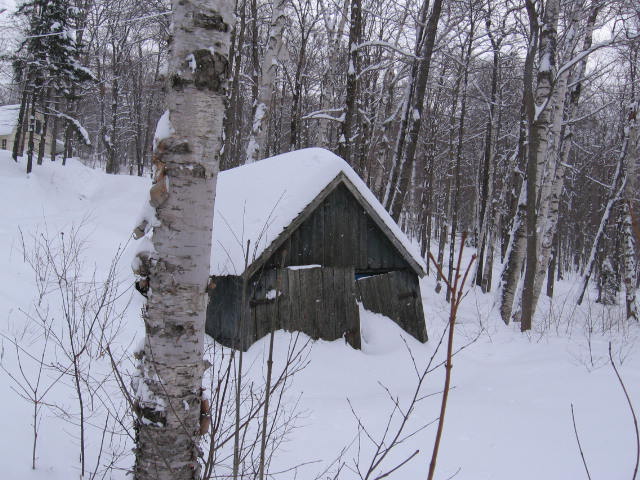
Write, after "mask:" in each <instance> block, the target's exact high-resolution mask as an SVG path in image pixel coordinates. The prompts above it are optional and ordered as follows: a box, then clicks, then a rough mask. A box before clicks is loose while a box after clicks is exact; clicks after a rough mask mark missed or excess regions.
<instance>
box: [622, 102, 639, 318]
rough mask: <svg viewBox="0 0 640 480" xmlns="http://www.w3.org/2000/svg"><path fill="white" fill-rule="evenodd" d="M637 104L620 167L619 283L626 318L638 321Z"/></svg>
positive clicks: (635, 103) (633, 105) (634, 108)
mask: <svg viewBox="0 0 640 480" xmlns="http://www.w3.org/2000/svg"><path fill="white" fill-rule="evenodd" d="M638 113H639V109H638V103H637V101H636V102H632V103H631V108H630V109H629V113H628V117H627V118H628V119H629V126H628V132H629V134H628V136H629V148H628V150H627V154H626V155H625V161H624V169H625V176H626V179H627V181H626V183H625V185H624V189H623V191H622V201H623V206H622V237H623V238H622V245H623V247H622V252H623V273H624V274H623V277H622V282H623V284H624V289H625V305H626V315H627V319H631V318H633V319H635V320H638V319H640V317H639V316H638V305H637V303H636V289H637V288H636V287H637V279H636V276H637V268H638V266H637V263H636V238H635V235H634V232H633V218H632V216H633V208H634V202H635V201H636V196H637V193H638V191H637V181H636V179H637V177H638V169H639V167H640V165H639V164H640V160H639V158H638V154H640V148H638V140H639V133H638V120H639V119H638Z"/></svg>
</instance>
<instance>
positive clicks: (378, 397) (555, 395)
mask: <svg viewBox="0 0 640 480" xmlns="http://www.w3.org/2000/svg"><path fill="white" fill-rule="evenodd" d="M148 187H149V180H148V179H141V178H135V177H127V176H109V175H105V174H103V173H101V172H98V171H94V170H90V169H88V168H86V167H84V166H82V165H81V164H80V163H79V162H77V161H73V160H71V161H69V164H68V165H67V166H66V167H62V166H61V165H60V164H59V163H51V162H48V161H46V162H45V164H44V165H43V166H35V168H34V171H33V173H32V174H31V175H29V176H27V175H26V174H25V173H24V165H23V164H15V163H14V162H13V161H12V160H11V159H10V156H9V153H8V152H4V151H3V152H0V192H2V193H1V195H2V197H1V200H2V202H3V203H2V204H3V205H5V208H4V211H3V214H2V219H1V220H0V259H1V260H0V265H1V266H2V268H1V269H0V285H1V286H2V288H0V315H1V323H0V331H1V332H2V333H3V334H4V335H5V337H4V338H2V365H3V366H4V367H5V368H6V369H7V370H8V371H9V372H12V373H13V374H19V373H18V370H17V364H16V359H15V350H14V347H13V345H12V343H11V341H10V339H14V338H17V339H18V342H19V343H20V344H21V345H22V346H23V347H24V348H25V350H26V351H27V352H30V353H31V354H33V355H38V354H39V352H40V347H41V344H42V339H41V336H38V330H37V329H36V328H34V326H33V325H32V324H30V323H29V321H28V320H27V318H26V316H25V314H24V313H23V312H27V313H33V312H34V311H35V306H34V304H35V302H36V300H37V299H36V298H35V295H36V288H35V283H34V278H33V273H32V272H31V271H30V269H29V268H28V266H27V265H26V264H25V263H24V261H23V253H22V247H21V233H20V232H22V237H23V238H24V239H25V243H26V244H27V245H30V244H31V243H30V242H31V240H30V239H32V237H33V236H34V235H36V236H37V235H41V234H46V235H47V236H48V237H49V238H51V239H56V238H58V236H59V235H60V232H65V234H66V235H67V237H68V236H69V232H70V231H71V228H72V227H78V226H79V225H81V224H82V227H80V231H81V234H82V236H83V237H84V238H86V249H85V251H84V254H83V255H84V258H85V264H86V266H87V269H86V271H87V272H91V271H93V267H94V266H95V269H96V275H97V277H98V278H102V277H103V276H104V275H106V273H107V271H108V269H109V265H110V262H111V259H112V257H113V256H114V254H115V253H116V252H117V250H118V248H119V246H125V245H127V242H128V238H129V236H130V233H131V230H132V228H133V227H134V226H135V220H136V218H137V213H138V212H139V211H140V209H142V205H143V202H144V200H145V199H146V198H147V191H148ZM40 238H42V237H40ZM132 252H133V249H132V248H131V245H127V246H126V250H125V253H124V255H123V258H122V259H121V261H120V263H119V278H120V279H121V280H122V282H123V283H122V284H121V286H120V290H121V296H120V297H119V298H118V301H117V306H118V308H119V309H123V308H124V307H125V306H127V305H128V309H127V311H126V314H125V317H124V323H123V328H122V331H121V333H120V335H119V337H118V338H117V339H116V340H114V341H113V343H112V349H114V350H116V351H117V352H122V351H132V350H133V349H134V346H135V345H136V344H138V343H139V341H140V337H141V332H142V322H141V320H140V316H139V309H140V307H141V305H142V299H141V297H140V296H139V295H138V293H137V292H135V291H134V290H133V289H132V280H133V277H132V275H131V273H130V270H129V264H130V261H131V258H132ZM575 280H576V279H575V278H568V279H567V280H565V281H563V282H560V283H559V284H558V285H557V286H556V296H555V298H554V300H553V302H549V301H548V300H547V299H546V298H544V299H543V300H542V301H541V305H540V308H539V309H540V312H539V314H538V316H537V317H536V321H535V329H534V331H533V332H532V333H530V334H524V335H523V334H521V333H520V332H519V331H518V328H517V325H515V326H509V327H505V326H504V325H503V324H502V323H501V321H500V320H499V316H498V313H497V309H496V307H495V306H494V298H493V296H492V295H483V294H482V293H480V292H479V290H477V289H472V290H470V292H469V294H468V295H467V297H466V298H465V299H464V302H463V307H462V310H461V312H460V319H459V320H460V322H459V325H458V327H457V328H456V345H457V346H458V347H460V346H463V345H468V346H467V347H466V348H465V349H464V350H462V351H461V352H460V353H459V354H458V355H457V356H456V357H455V360H454V368H453V385H454V387H455V388H454V389H453V390H452V392H451V395H450V401H449V406H448V410H447V416H446V422H445V429H444V437H443V443H442V445H441V450H440V452H441V453H440V457H439V459H438V468H437V473H436V478H438V479H446V478H449V477H450V476H451V475H453V474H455V473H456V472H458V473H457V476H456V477H455V478H458V479H469V480H482V479H487V480H488V479H492V480H503V479H504V480H507V479H509V480H511V479H513V478H518V479H520V480H526V479H536V480H539V479H541V478H544V479H556V478H557V479H580V478H586V476H585V474H584V470H583V467H582V463H581V460H580V457H579V453H578V449H577V446H576V442H575V439H574V433H573V427H572V423H571V412H570V405H571V403H573V404H574V408H575V412H576V419H577V423H578V429H579V431H580V435H581V441H582V445H583V448H584V451H585V455H586V457H587V461H588V463H589V467H590V469H591V475H592V478H593V479H594V480H595V479H607V480H616V479H621V480H622V479H629V480H630V479H631V471H632V468H633V462H634V436H633V431H632V424H631V419H630V415H629V412H628V407H627V404H626V402H625V399H624V396H623V394H622V391H621V390H620V388H619V386H618V385H617V382H616V379H615V377H614V375H613V372H612V370H611V368H610V366H608V364H607V357H606V352H607V343H608V341H609V340H610V339H611V340H613V342H614V344H613V350H614V354H615V358H616V361H617V362H620V361H622V365H621V366H620V371H621V373H622V375H623V378H624V379H625V382H626V385H627V388H628V389H629V392H630V394H631V396H632V398H633V399H634V401H635V404H636V406H637V405H639V404H640V368H639V367H640V355H638V347H637V341H636V339H637V335H638V329H637V328H636V327H635V326H628V327H621V325H622V324H623V323H622V322H621V321H620V319H621V311H620V308H619V307H612V308H604V307H602V306H601V305H598V304H596V303H594V302H593V301H589V302H586V303H585V304H584V305H583V306H582V307H580V308H577V307H575V302H574V297H575V294H576V292H575V286H574V283H573V282H574V281H575ZM433 287H434V281H433V278H426V279H425V280H424V281H423V283H422V291H423V303H424V305H425V314H426V319H427V329H428V333H429V336H430V341H429V342H428V343H427V344H425V345H422V344H419V343H418V342H417V341H415V340H413V339H412V338H407V339H406V342H407V343H406V344H405V343H404V342H403V341H402V340H401V336H402V335H403V334H402V332H401V331H400V329H399V328H398V327H397V326H396V325H395V324H394V323H393V322H391V321H389V320H388V319H386V318H384V317H382V316H380V315H373V314H366V315H364V318H363V320H362V336H363V348H362V351H355V350H352V349H351V348H350V347H348V346H346V345H345V344H344V342H343V341H341V340H339V341H335V342H325V341H318V342H315V343H314V344H313V346H312V349H311V351H310V357H309V359H310V363H309V365H308V366H307V368H306V369H305V370H303V371H302V372H301V373H299V374H298V375H297V377H296V378H295V381H294V383H293V386H292V387H291V389H290V390H289V392H288V398H289V399H290V400H291V401H292V402H293V401H294V399H297V398H298V397H299V398H300V403H299V406H298V411H299V412H300V418H299V421H298V428H297V429H296V430H294V431H293V433H292V435H291V437H290V438H289V441H288V442H286V443H284V444H283V446H282V448H281V450H280V452H279V453H278V455H277V457H276V458H275V460H274V463H273V465H272V471H277V470H281V469H285V468H287V467H289V466H292V465H297V464H300V463H304V462H311V461H316V460H317V461H318V462H317V463H311V464H308V465H306V466H304V467H301V468H300V470H299V472H298V478H314V477H315V475H316V474H318V473H319V472H321V471H322V470H324V468H326V466H327V465H328V463H330V462H331V460H333V459H334V458H335V456H336V454H337V453H338V452H339V451H340V450H341V449H342V448H343V447H344V446H345V445H346V444H348V443H349V442H350V441H351V440H352V439H353V438H354V435H355V433H356V422H355V420H354V417H353V415H352V413H351V411H350V409H349V405H348V403H347V398H348V399H349V400H350V401H351V402H352V404H353V406H354V408H355V409H356V411H357V412H358V414H359V415H360V416H361V418H362V420H363V422H364V423H365V425H367V428H369V429H371V431H372V433H373V435H374V436H375V435H379V434H380V432H381V430H382V429H383V427H384V422H385V420H386V416H387V414H388V413H389V412H390V411H391V409H392V403H391V401H390V400H389V398H388V396H387V394H386V392H385V390H384V389H383V388H382V387H381V385H384V386H386V387H387V388H388V389H389V391H390V392H392V393H393V395H394V396H398V397H399V399H400V403H401V406H402V405H406V402H407V400H408V398H409V396H410V395H411V394H412V392H413V389H414V386H415V378H416V375H415V373H414V371H413V366H412V363H411V359H410V356H409V354H408V353H407V347H406V345H408V346H409V347H410V348H411V350H412V353H413V355H414V357H415V358H416V361H417V363H418V365H424V364H425V363H426V361H427V360H428V358H429V357H430V356H431V354H432V352H433V350H434V348H435V346H436V343H437V339H438V338H439V336H440V334H441V333H442V331H443V329H444V326H445V324H446V319H447V314H448V305H447V303H446V302H445V301H444V298H443V295H436V294H435V293H434V291H433ZM47 299H49V301H50V302H51V305H52V307H55V306H56V305H57V303H56V299H55V296H54V297H46V298H45V302H46V301H47ZM41 305H42V304H41ZM51 312H52V313H51V314H52V315H53V316H54V317H56V322H59V321H60V319H59V318H57V312H56V310H55V308H54V309H53V310H52V311H51ZM603 325H604V327H607V328H605V329H606V330H607V333H606V334H604V335H603V334H600V333H599V332H600V331H601V330H602V326H603ZM589 327H591V328H589ZM590 331H591V332H592V333H591V334H590V333H589V332H590ZM288 339H289V334H287V333H285V332H279V333H278V334H277V335H276V368H277V366H278V362H279V361H281V359H282V357H283V355H284V350H285V348H286V345H287V343H288ZM267 340H268V339H266V338H265V339H262V340H261V341H260V342H258V343H257V344H256V345H254V346H253V347H252V348H251V349H250V351H249V353H248V354H247V361H246V365H254V367H253V369H252V370H251V371H250V372H249V377H250V378H253V379H254V380H255V381H261V379H262V376H263V372H262V365H263V363H264V358H265V355H266V353H265V352H266V349H267V347H268V341H267ZM52 353H53V350H52ZM442 353H443V352H440V354H439V355H438V356H437V360H441V359H442ZM23 358H24V359H25V360H24V361H25V363H24V365H23V366H24V367H25V368H26V371H27V376H30V377H31V378H32V377H33V375H34V374H35V372H36V371H35V369H34V362H31V361H29V360H28V359H26V358H25V357H24V356H23ZM123 367H126V364H125V365H123ZM92 369H93V370H92V371H94V370H95V372H96V373H95V376H96V377H100V376H101V375H104V374H106V373H107V372H108V362H107V361H106V359H105V358H104V357H100V356H99V355H97V356H96V360H95V361H94V364H93V366H92ZM47 375H48V376H50V375H51V373H47ZM442 376H443V370H442V369H438V370H437V371H436V372H434V373H433V374H431V375H430V376H429V377H428V378H427V381H426V384H425V386H424V390H423V392H424V394H425V395H427V394H435V395H433V396H430V397H428V398H426V399H425V400H424V401H422V402H421V403H420V404H419V406H418V407H417V408H416V410H415V413H414V415H413V417H412V420H411V425H412V426H418V425H421V424H423V423H427V422H430V421H432V420H433V419H435V418H436V417H437V412H438V408H439V401H440V396H439V395H438V392H440V390H441V388H442ZM66 384H68V380H65V382H64V384H62V383H61V384H58V385H56V387H55V388H54V389H53V390H52V391H51V392H50V394H49V395H48V396H47V398H46V400H47V401H48V402H50V403H55V404H56V405H58V406H61V407H62V408H63V409H64V410H65V411H66V412H68V413H71V414H73V413H74V412H75V411H76V408H75V404H74V401H73V396H72V391H71V390H70V388H69V386H67V385H66ZM11 387H15V384H13V383H12V381H11V380H10V378H9V377H8V376H7V375H6V374H5V373H4V372H0V402H1V405H2V407H3V412H2V415H1V416H0V452H2V453H0V472H2V478H6V479H11V480H23V479H45V478H46V479H71V478H78V477H79V466H78V432H77V428H76V427H75V426H74V425H73V424H72V423H69V422H68V421H67V420H64V419H62V418H60V416H59V415H58V416H56V415H55V414H54V409H52V408H45V409H44V410H43V414H42V417H41V423H40V435H39V439H38V441H39V445H38V450H37V456H38V458H37V468H36V471H35V472H33V471H31V469H30V466H31V426H30V423H31V417H30V404H29V403H28V402H26V401H24V400H22V399H21V398H20V397H19V396H18V395H17V394H16V393H15V392H14V391H13V390H12V389H11ZM116 392H117V390H115V389H105V390H98V393H97V394H96V398H95V400H94V401H95V405H96V407H95V409H96V411H97V413H96V415H95V417H92V418H91V419H90V422H89V423H90V426H89V445H88V452H89V462H88V470H93V469H94V467H95V455H96V453H97V452H98V450H99V446H100V442H101V439H102V436H101V431H102V426H103V425H104V421H105V419H104V415H103V409H101V408H100V402H101V401H106V400H107V398H106V397H108V399H109V400H113V401H116V402H117V401H118V394H117V393H116ZM434 434H435V425H432V426H430V427H428V428H426V429H425V430H423V431H421V432H420V433H418V434H417V435H416V436H414V437H412V438H411V439H409V440H407V442H406V444H404V445H403V446H401V447H399V449H398V451H397V452H396V454H395V455H394V456H393V458H392V459H391V461H390V462H389V463H387V465H388V466H392V465H393V460H395V461H400V460H402V459H404V458H405V457H407V456H408V455H410V454H411V453H412V452H413V451H415V450H416V449H419V450H420V453H419V455H418V456H417V457H415V458H414V459H413V460H412V461H411V462H410V463H409V464H408V465H406V466H405V467H403V468H402V469H401V470H399V471H398V472H396V473H395V474H394V475H393V476H392V477H391V478H397V479H417V478H425V477H426V472H427V469H428V460H429V457H430V452H431V448H432V442H433V437H434ZM105 443H106V444H107V445H110V446H113V447H114V448H116V447H117V448H118V449H120V450H121V451H122V452H123V453H124V454H125V455H124V456H123V457H122V458H121V459H120V463H119V464H118V466H119V467H122V468H123V470H114V471H113V472H111V474H110V476H111V478H117V479H124V478H130V477H126V474H125V470H124V469H126V468H128V467H130V466H131V464H132V457H131V453H130V448H131V447H132V443H131V441H130V440H129V439H127V438H126V437H121V436H118V435H115V436H111V435H108V436H107V440H106V442H105ZM370 453H371V449H370V447H369V446H367V444H366V443H363V449H362V452H361V464H362V465H364V464H365V463H366V460H367V459H368V458H369V456H370ZM355 454H356V452H355V450H354V449H353V448H352V449H351V450H350V451H349V452H348V454H347V455H346V456H345V459H347V460H348V464H349V463H350V462H351V460H352V459H353V458H354V457H355ZM351 464H352V463H351ZM87 477H89V475H87ZM281 477H283V478H293V477H294V472H289V473H287V474H283V475H282V476H281ZM353 477H354V474H353V472H352V471H350V470H348V469H345V470H343V475H342V477H341V478H353ZM98 478H99V477H98ZM107 478H109V477H107Z"/></svg>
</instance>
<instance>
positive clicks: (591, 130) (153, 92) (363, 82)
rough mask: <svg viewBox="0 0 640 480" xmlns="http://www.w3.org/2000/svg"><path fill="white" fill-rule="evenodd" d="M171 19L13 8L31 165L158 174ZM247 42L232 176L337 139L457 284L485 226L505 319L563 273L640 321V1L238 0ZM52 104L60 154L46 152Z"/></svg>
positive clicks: (22, 130) (14, 77)
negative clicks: (41, 132) (40, 135)
mask: <svg viewBox="0 0 640 480" xmlns="http://www.w3.org/2000/svg"><path fill="white" fill-rule="evenodd" d="M170 11H171V6H170V5H169V4H168V3H167V2H163V1H156V0H141V1H131V0H78V1H76V0H56V1H55V2H52V1H44V0H29V1H27V2H25V3H24V4H23V5H22V6H19V7H18V10H17V12H16V16H15V17H13V18H12V20H11V21H7V16H8V15H13V14H12V13H10V12H7V11H5V12H3V13H2V15H3V16H4V17H5V18H4V20H5V21H4V23H3V25H4V26H3V28H4V29H5V30H6V29H13V31H15V33H16V38H17V40H16V43H15V45H4V46H3V49H4V53H5V55H4V59H5V69H4V71H5V72H7V73H6V74H5V76H6V77H7V80H8V77H9V76H10V77H11V81H10V82H8V83H6V84H5V86H4V89H3V91H2V95H3V100H4V101H5V103H20V105H21V109H20V122H19V125H18V135H17V136H16V142H15V145H14V146H13V147H14V155H18V154H19V153H20V152H23V153H24V154H25V155H27V156H28V157H29V159H31V158H34V159H37V161H38V162H41V161H42V158H43V157H44V156H45V155H47V156H51V157H52V159H56V158H58V157H60V158H61V160H62V161H64V159H66V158H67V157H69V156H72V155H76V156H80V157H81V158H83V159H84V161H85V162H89V163H91V164H92V165H94V166H100V167H102V168H104V169H105V170H106V171H107V172H108V173H121V174H123V173H127V174H132V175H149V174H150V172H151V158H152V151H153V145H152V143H153V137H154V135H153V132H154V129H155V125H156V122H157V120H158V118H159V117H160V115H161V114H162V112H163V111H164V107H163V105H164V102H165V96H166V94H167V85H168V82H171V81H172V79H168V78H166V77H167V74H166V72H167V63H168V58H167V56H168V45H169V44H170V42H171V41H172V39H171V25H170V20H171V16H170ZM11 24H13V26H8V25H11ZM16 25H17V26H16ZM51 38H56V39H58V40H60V39H63V40H64V42H63V43H61V42H60V41H56V42H53V41H50V39H51ZM230 42H231V44H230V53H229V65H228V69H227V76H228V85H227V89H226V96H227V103H226V116H225V120H224V145H223V150H222V157H221V169H228V168H232V167H235V166H238V165H241V164H243V163H248V162H253V161H257V160H260V159H262V158H266V157H268V156H272V155H275V154H278V153H282V152H287V151H290V150H293V149H299V148H305V147H309V146H322V147H325V148H328V149H330V150H332V151H335V152H336V153H338V154H339V155H340V156H342V157H343V158H344V159H345V160H346V161H347V162H348V163H349V164H350V165H351V166H352V167H353V169H354V170H355V171H356V172H357V173H358V174H359V175H360V176H361V177H362V178H363V179H364V180H365V182H366V183H367V184H368V185H369V187H370V188H371V190H372V191H373V192H374V193H375V194H376V195H377V197H378V199H379V200H380V201H381V202H382V203H383V205H384V206H385V207H386V208H387V209H388V211H389V212H390V213H391V215H392V216H393V217H394V219H396V220H397V221H398V222H399V223H400V225H401V226H402V228H403V229H404V230H405V231H406V232H407V233H408V234H409V236H411V237H412V238H414V239H415V241H417V242H419V244H420V246H421V248H422V252H423V254H424V255H425V257H426V256H427V255H428V253H432V254H433V255H434V256H435V257H436V258H437V259H438V262H439V263H441V264H444V265H445V266H447V265H448V267H445V269H444V272H443V273H444V274H445V275H448V277H449V280H451V275H452V270H453V264H454V262H453V261H452V260H451V259H453V258H454V257H455V248H454V247H455V246H456V245H457V242H456V241H455V239H456V238H457V237H459V236H460V234H461V232H464V231H466V232H469V237H468V241H467V242H468V243H469V244H471V245H472V246H474V247H476V248H477V251H478V262H477V267H476V272H475V282H476V283H477V285H479V286H481V287H482V289H483V290H484V291H492V292H495V295H496V299H497V300H498V302H499V305H500V312H501V315H502V318H503V320H504V321H505V322H507V323H509V322H510V321H512V320H515V321H520V322H521V328H522V329H523V330H527V329H529V328H530V327H531V323H532V318H533V315H534V313H535V311H536V306H537V304H538V299H539V298H540V296H541V295H544V294H546V295H549V296H551V295H553V287H554V281H555V280H554V279H558V278H563V277H564V276H565V275H579V276H580V277H581V282H582V284H583V285H584V286H585V289H586V285H587V284H588V283H589V282H593V284H594V285H597V286H598V292H599V294H598V295H599V298H598V300H599V301H601V302H603V303H607V302H611V301H613V297H614V296H613V295H612V292H618V291H622V292H624V295H625V302H626V306H627V307H626V308H627V317H628V318H635V319H637V318H638V312H637V307H636V305H637V299H636V298H635V295H636V293H635V292H636V289H637V284H638V247H637V244H638V241H639V240H638V232H639V230H640V227H639V226H638V217H639V216H640V213H638V212H639V211H640V210H639V209H638V206H639V204H638V194H637V184H638V183H637V177H638V173H639V172H638V168H639V162H640V161H639V159H638V114H637V111H638V103H639V98H638V97H639V95H640V92H639V83H638V67H639V66H640V59H639V57H638V52H639V50H640V8H639V7H638V3H637V2H635V1H633V0H571V1H563V2H560V1H559V0H546V1H544V2H543V1H541V0H508V1H506V2H497V1H495V0H456V1H448V2H443V1H442V0H434V1H433V2H430V1H429V0H424V1H422V0H409V1H402V2H401V1H385V2H379V1H373V0H273V1H265V0H236V2H235V25H234V26H233V28H232V30H231V40H230ZM61 45H63V47H64V48H62V47H61ZM9 65H10V66H12V68H8V66H9ZM9 72H12V74H11V75H10V74H9ZM36 112H39V113H41V114H42V115H44V119H45V121H44V127H43V128H44V129H49V130H50V131H52V132H53V136H54V138H56V139H57V141H58V143H61V144H62V145H64V148H62V150H61V153H56V152H51V155H49V152H44V151H43V146H38V145H34V141H33V133H32V132H33V126H32V125H30V122H29V121H28V119H29V118H35V115H36ZM31 123H33V122H31ZM45 131H46V130H45ZM30 164H31V160H30ZM29 168H31V167H29ZM497 264H500V265H503V267H502V268H501V269H500V270H499V271H500V274H499V278H495V277H494V276H493V273H492V272H493V270H494V267H495V266H496V265H497ZM432 273H433V272H432ZM544 285H546V291H544V292H543V286H544ZM443 293H444V292H443Z"/></svg>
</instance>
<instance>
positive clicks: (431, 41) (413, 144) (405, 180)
mask: <svg viewBox="0 0 640 480" xmlns="http://www.w3.org/2000/svg"><path fill="white" fill-rule="evenodd" d="M429 3H430V2H429V0H425V1H424V2H423V4H422V7H421V11H420V19H419V21H418V35H417V37H416V47H415V59H414V62H413V66H412V69H411V77H410V80H409V84H408V86H407V92H406V96H405V100H404V104H403V107H402V119H401V123H400V129H399V131H398V139H397V142H396V147H395V152H394V157H393V165H392V171H391V175H390V179H389V182H388V183H387V189H386V191H385V196H384V206H385V208H386V209H387V210H388V211H389V212H390V213H391V216H392V217H393V218H394V220H396V221H398V219H399V218H400V212H401V210H402V205H403V203H404V198H405V195H406V194H407V187H408V186H409V180H410V178H411V172H412V170H413V162H414V160H415V155H416V149H417V147H418V137H419V134H420V127H421V125H422V109H423V107H424V105H423V104H424V96H425V93H426V89H427V80H428V78H429V69H430V67H431V57H432V55H433V48H434V45H435V43H436V34H437V32H438V21H439V20H440V13H441V11H442V0H435V1H434V2H433V6H432V7H431V13H430V15H429V19H428V20H427V11H428V9H429Z"/></svg>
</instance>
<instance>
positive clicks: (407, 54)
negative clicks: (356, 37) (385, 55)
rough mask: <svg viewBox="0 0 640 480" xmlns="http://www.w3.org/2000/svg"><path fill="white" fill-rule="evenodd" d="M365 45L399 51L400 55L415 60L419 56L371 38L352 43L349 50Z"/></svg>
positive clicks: (364, 46) (353, 50)
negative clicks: (366, 40)
mask: <svg viewBox="0 0 640 480" xmlns="http://www.w3.org/2000/svg"><path fill="white" fill-rule="evenodd" d="M366 47H383V48H386V49H388V50H391V51H394V52H396V53H399V54H400V55H402V56H405V57H409V58H414V59H416V60H420V57H418V56H416V55H415V54H413V53H411V52H407V51H405V50H402V49H401V48H398V47H396V46H395V45H393V44H392V43H389V42H384V41H382V40H372V41H370V42H363V43H361V44H359V45H354V46H352V47H351V51H352V52H355V51H357V50H360V49H362V48H366Z"/></svg>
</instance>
